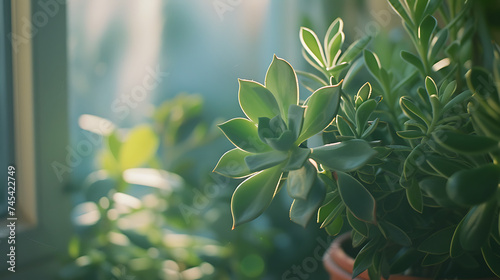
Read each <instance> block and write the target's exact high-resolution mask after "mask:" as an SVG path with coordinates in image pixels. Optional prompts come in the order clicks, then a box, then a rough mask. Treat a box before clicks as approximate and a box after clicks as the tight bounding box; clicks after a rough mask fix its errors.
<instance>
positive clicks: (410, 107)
mask: <svg viewBox="0 0 500 280" xmlns="http://www.w3.org/2000/svg"><path fill="white" fill-rule="evenodd" d="M399 103H400V105H401V109H403V112H404V113H405V114H406V115H407V116H408V117H410V118H413V117H414V116H417V117H418V118H420V119H421V120H422V121H423V122H425V123H426V124H427V126H430V123H429V120H428V119H427V117H426V115H425V114H424V113H423V112H422V111H421V110H420V109H419V108H418V107H417V105H415V103H413V102H412V101H411V100H410V99H409V98H408V97H401V99H400V100H399Z"/></svg>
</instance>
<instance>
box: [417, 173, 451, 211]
mask: <svg viewBox="0 0 500 280" xmlns="http://www.w3.org/2000/svg"><path fill="white" fill-rule="evenodd" d="M446 182H447V180H446V179H445V178H443V177H427V178H424V179H422V180H420V181H419V186H420V188H421V189H422V190H423V191H424V192H425V193H426V194H427V195H428V196H430V197H431V198H432V199H434V201H436V202H437V204H439V205H440V206H442V207H447V208H450V207H456V206H457V204H456V203H454V202H453V201H452V200H451V199H450V197H449V196H448V194H447V193H446Z"/></svg>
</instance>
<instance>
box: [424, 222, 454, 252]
mask: <svg viewBox="0 0 500 280" xmlns="http://www.w3.org/2000/svg"><path fill="white" fill-rule="evenodd" d="M454 232H455V227H454V226H451V227H447V228H444V229H442V230H439V231H438V232H435V233H433V234H432V235H431V236H429V237H428V238H427V239H425V240H424V241H422V243H420V245H419V246H418V250H419V251H421V252H425V253H428V254H433V255H441V254H446V253H448V252H450V246H451V239H452V237H453V233H454Z"/></svg>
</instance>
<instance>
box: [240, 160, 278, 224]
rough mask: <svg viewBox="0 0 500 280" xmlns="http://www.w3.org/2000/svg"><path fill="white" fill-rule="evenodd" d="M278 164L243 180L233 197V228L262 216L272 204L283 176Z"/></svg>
mask: <svg viewBox="0 0 500 280" xmlns="http://www.w3.org/2000/svg"><path fill="white" fill-rule="evenodd" d="M281 168H282V166H280V165H278V166H275V167H272V168H269V169H266V170H264V171H261V172H259V173H257V174H255V175H253V176H252V177H249V178H247V179H246V180H245V181H243V182H242V183H241V184H240V185H239V186H238V187H237V188H236V190H235V191H234V193H233V197H232V198H231V213H232V215H233V229H234V228H235V227H236V226H239V225H241V224H244V223H246V222H249V221H252V220H253V219H255V218H257V217H258V216H260V215H261V214H262V213H263V212H264V211H265V210H266V209H267V207H268V206H269V204H271V201H272V200H273V198H274V196H275V194H276V191H277V190H278V186H279V182H280V179H281V176H282V171H281Z"/></svg>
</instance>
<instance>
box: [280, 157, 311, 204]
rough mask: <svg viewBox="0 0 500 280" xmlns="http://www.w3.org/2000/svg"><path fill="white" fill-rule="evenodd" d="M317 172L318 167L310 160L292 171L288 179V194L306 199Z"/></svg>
mask: <svg viewBox="0 0 500 280" xmlns="http://www.w3.org/2000/svg"><path fill="white" fill-rule="evenodd" d="M316 174H317V171H316V168H315V167H314V166H313V165H312V164H311V163H309V162H307V163H306V164H305V165H304V166H302V168H300V169H297V170H292V171H290V172H289V173H288V178H287V180H286V184H287V188H286V189H287V191H288V195H289V196H290V197H291V198H294V199H302V200H305V199H306V198H307V197H308V195H309V191H310V190H311V188H312V186H313V184H314V181H315V180H316V177H317V176H316ZM318 207H319V206H318Z"/></svg>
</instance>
